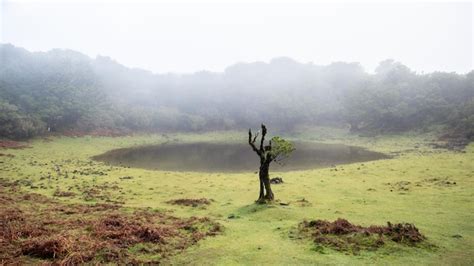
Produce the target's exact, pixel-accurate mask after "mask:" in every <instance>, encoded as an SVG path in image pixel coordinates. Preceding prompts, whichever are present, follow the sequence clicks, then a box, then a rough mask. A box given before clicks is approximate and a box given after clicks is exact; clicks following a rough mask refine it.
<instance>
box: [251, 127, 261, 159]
mask: <svg viewBox="0 0 474 266" xmlns="http://www.w3.org/2000/svg"><path fill="white" fill-rule="evenodd" d="M257 137H258V133H257V134H255V137H253V136H252V130H251V129H249V145H250V147H252V150H253V151H254V152H256V153H257V154H258V156H260V155H261V154H262V153H261V152H260V150H258V149H257V147H256V146H255V141H256V140H257Z"/></svg>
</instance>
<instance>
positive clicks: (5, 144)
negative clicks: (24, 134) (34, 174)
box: [0, 140, 28, 149]
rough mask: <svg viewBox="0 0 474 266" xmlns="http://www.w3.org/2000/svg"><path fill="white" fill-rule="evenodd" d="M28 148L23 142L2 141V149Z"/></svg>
mask: <svg viewBox="0 0 474 266" xmlns="http://www.w3.org/2000/svg"><path fill="white" fill-rule="evenodd" d="M24 148H28V145H27V144H25V143H23V142H18V141H13V140H0V149H24Z"/></svg>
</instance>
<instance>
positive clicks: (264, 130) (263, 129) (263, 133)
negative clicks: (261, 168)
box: [260, 124, 267, 153]
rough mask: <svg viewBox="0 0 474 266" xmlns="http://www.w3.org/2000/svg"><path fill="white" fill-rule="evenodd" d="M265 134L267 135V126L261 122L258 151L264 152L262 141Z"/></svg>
mask: <svg viewBox="0 0 474 266" xmlns="http://www.w3.org/2000/svg"><path fill="white" fill-rule="evenodd" d="M265 135H267V128H266V127H265V125H264V124H262V138H261V139H260V152H262V153H263V152H264V150H263V142H264V141H265Z"/></svg>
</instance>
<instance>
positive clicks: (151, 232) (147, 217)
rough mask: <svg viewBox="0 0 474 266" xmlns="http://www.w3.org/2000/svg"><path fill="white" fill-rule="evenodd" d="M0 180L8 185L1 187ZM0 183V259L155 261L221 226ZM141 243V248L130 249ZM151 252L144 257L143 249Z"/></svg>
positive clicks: (19, 261)
mask: <svg viewBox="0 0 474 266" xmlns="http://www.w3.org/2000/svg"><path fill="white" fill-rule="evenodd" d="M3 184H5V185H7V186H3ZM12 188H13V187H12V186H10V183H7V182H3V181H2V182H0V195H1V196H0V264H2V265H3V264H10V263H15V264H31V263H33V264H42V263H46V264H62V265H64V264H67V265H74V264H79V263H90V264H103V263H113V264H146V263H151V264H158V263H160V260H161V258H165V257H168V256H172V255H174V254H176V253H178V252H180V251H182V250H184V249H186V248H187V247H189V246H191V245H193V244H195V243H196V242H198V241H200V240H202V239H203V238H206V237H209V236H214V235H216V234H219V233H220V232H221V231H222V227H221V226H220V225H219V224H218V223H215V222H213V221H211V220H210V219H209V218H206V217H204V218H198V217H190V218H179V217H174V216H171V215H170V214H168V213H165V212H157V211H153V210H151V209H130V208H127V209H122V208H121V207H120V205H115V204H95V205H87V204H65V203H62V202H59V201H56V200H54V199H51V198H47V197H45V196H42V195H39V194H29V193H24V192H21V191H16V190H12ZM135 245H145V246H146V247H147V249H146V250H138V251H137V250H134V251H133V252H132V251H131V250H133V247H134V246H135ZM148 253H150V254H153V256H149V259H147V254H148Z"/></svg>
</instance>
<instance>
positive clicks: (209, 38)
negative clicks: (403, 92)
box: [0, 0, 473, 73]
mask: <svg viewBox="0 0 474 266" xmlns="http://www.w3.org/2000/svg"><path fill="white" fill-rule="evenodd" d="M0 15H1V18H2V19H1V21H2V27H1V34H0V36H1V42H2V43H12V44H14V45H17V46H20V47H24V48H26V49H28V50H30V51H48V50H51V49H53V48H63V49H72V50H76V51H79V52H82V53H84V54H86V55H88V56H90V57H95V56H96V55H104V56H110V57H111V58H113V59H115V60H117V61H118V62H120V63H122V64H124V65H126V66H129V67H139V68H143V69H146V70H150V71H153V72H155V73H167V72H175V73H183V72H187V73H190V72H196V71H200V70H209V71H218V72H222V71H224V69H225V68H226V67H227V66H229V65H232V64H234V63H237V62H255V61H264V62H269V61H270V60H271V59H272V58H274V57H280V56H287V57H290V58H293V59H295V60H297V61H299V62H303V63H307V62H314V63H315V64H330V63H332V62H337V61H344V62H359V63H360V64H361V65H362V66H363V67H364V69H365V70H366V71H368V72H373V71H374V69H375V68H376V66H377V65H378V63H379V62H380V61H382V60H384V59H387V58H393V59H395V60H397V61H400V62H402V63H404V64H406V65H408V66H410V68H411V69H413V70H415V71H417V72H420V73H421V72H433V71H446V72H452V71H455V72H458V73H466V72H468V71H470V70H471V69H472V62H473V54H472V47H473V41H472V36H473V30H472V3H470V2H464V3H425V2H418V3H412V2H411V1H408V2H402V3H360V2H359V3H324V2H315V3H308V2H306V3H304V2H303V3H294V2H293V1H288V2H284V1H280V2H278V3H270V2H266V1H255V2H254V1H244V2H241V3H236V2H222V3H216V2H214V3H209V2H199V3H198V2H182V1H179V2H174V1H158V2H151V1H139V2H135V1H133V2H132V1H118V2H115V1H9V0H6V1H3V2H2V5H1V12H0Z"/></svg>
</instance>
